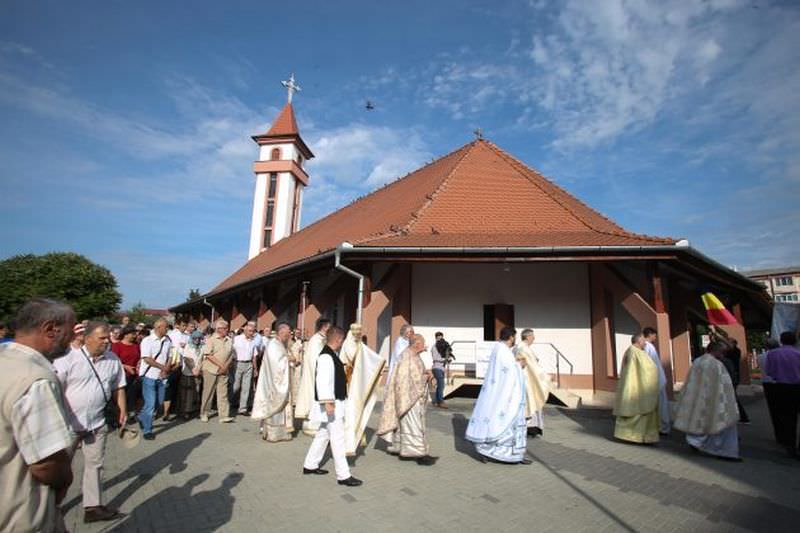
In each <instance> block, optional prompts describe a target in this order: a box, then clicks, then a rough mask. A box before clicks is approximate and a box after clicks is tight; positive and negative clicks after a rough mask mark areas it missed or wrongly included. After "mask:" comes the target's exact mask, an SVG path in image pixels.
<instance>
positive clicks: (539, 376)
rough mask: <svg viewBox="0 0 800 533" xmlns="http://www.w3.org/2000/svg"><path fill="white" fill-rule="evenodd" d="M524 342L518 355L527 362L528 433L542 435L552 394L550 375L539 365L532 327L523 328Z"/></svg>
mask: <svg viewBox="0 0 800 533" xmlns="http://www.w3.org/2000/svg"><path fill="white" fill-rule="evenodd" d="M520 337H521V338H522V342H520V343H519V344H518V345H517V350H516V356H517V359H521V360H522V361H524V363H525V378H526V379H525V418H526V420H527V421H528V435H541V434H542V431H543V429H544V406H545V404H546V403H547V397H548V396H550V389H551V388H552V382H551V381H550V376H549V375H548V374H547V372H545V371H544V370H543V369H542V367H541V366H539V358H538V357H537V356H536V353H535V352H534V351H533V341H534V339H535V338H536V337H535V336H534V334H533V330H532V329H523V330H522V333H521V334H520Z"/></svg>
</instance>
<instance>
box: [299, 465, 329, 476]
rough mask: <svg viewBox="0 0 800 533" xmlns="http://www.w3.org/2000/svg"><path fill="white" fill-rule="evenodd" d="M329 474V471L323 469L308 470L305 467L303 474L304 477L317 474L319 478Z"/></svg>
mask: <svg viewBox="0 0 800 533" xmlns="http://www.w3.org/2000/svg"><path fill="white" fill-rule="evenodd" d="M327 473H328V471H327V470H323V469H321V468H306V467H303V474H304V475H309V474H316V475H318V476H324V475H325V474H327Z"/></svg>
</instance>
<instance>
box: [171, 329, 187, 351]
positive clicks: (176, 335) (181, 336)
mask: <svg viewBox="0 0 800 533" xmlns="http://www.w3.org/2000/svg"><path fill="white" fill-rule="evenodd" d="M167 337H169V340H170V341H172V346H174V347H175V349H176V350H178V353H179V354H181V355H183V348H182V347H181V345H183V346H186V345H187V344H189V334H188V333H181V332H180V331H179V330H177V329H173V330H171V331H169V332H167Z"/></svg>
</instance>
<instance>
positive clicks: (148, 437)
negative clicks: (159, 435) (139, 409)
mask: <svg viewBox="0 0 800 533" xmlns="http://www.w3.org/2000/svg"><path fill="white" fill-rule="evenodd" d="M142 438H143V439H144V440H156V436H155V435H153V434H152V433H145V434H144V435H142Z"/></svg>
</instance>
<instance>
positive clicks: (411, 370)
mask: <svg viewBox="0 0 800 533" xmlns="http://www.w3.org/2000/svg"><path fill="white" fill-rule="evenodd" d="M423 351H425V339H424V338H423V337H422V335H414V336H413V337H411V343H410V346H409V347H408V348H406V350H405V351H404V352H403V354H402V358H400V360H399V362H398V363H397V366H395V371H394V373H393V374H392V377H391V378H390V379H389V385H388V388H387V390H388V394H387V395H386V397H385V398H384V401H383V413H382V414H381V421H380V424H379V425H378V431H377V433H378V435H381V436H383V435H387V434H389V435H391V439H392V441H391V446H389V448H388V449H387V451H388V452H389V453H390V454H393V455H399V456H400V459H405V460H415V461H416V462H417V464H420V465H424V466H431V465H433V464H434V463H436V459H437V458H436V457H431V456H430V454H429V451H430V448H429V446H428V439H427V432H428V429H427V426H426V422H425V408H426V405H427V403H428V385H429V383H430V381H431V380H432V379H433V374H432V372H431V371H430V370H426V369H425V365H424V364H423V362H422V359H421V357H420V354H421V353H422V352H423Z"/></svg>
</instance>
